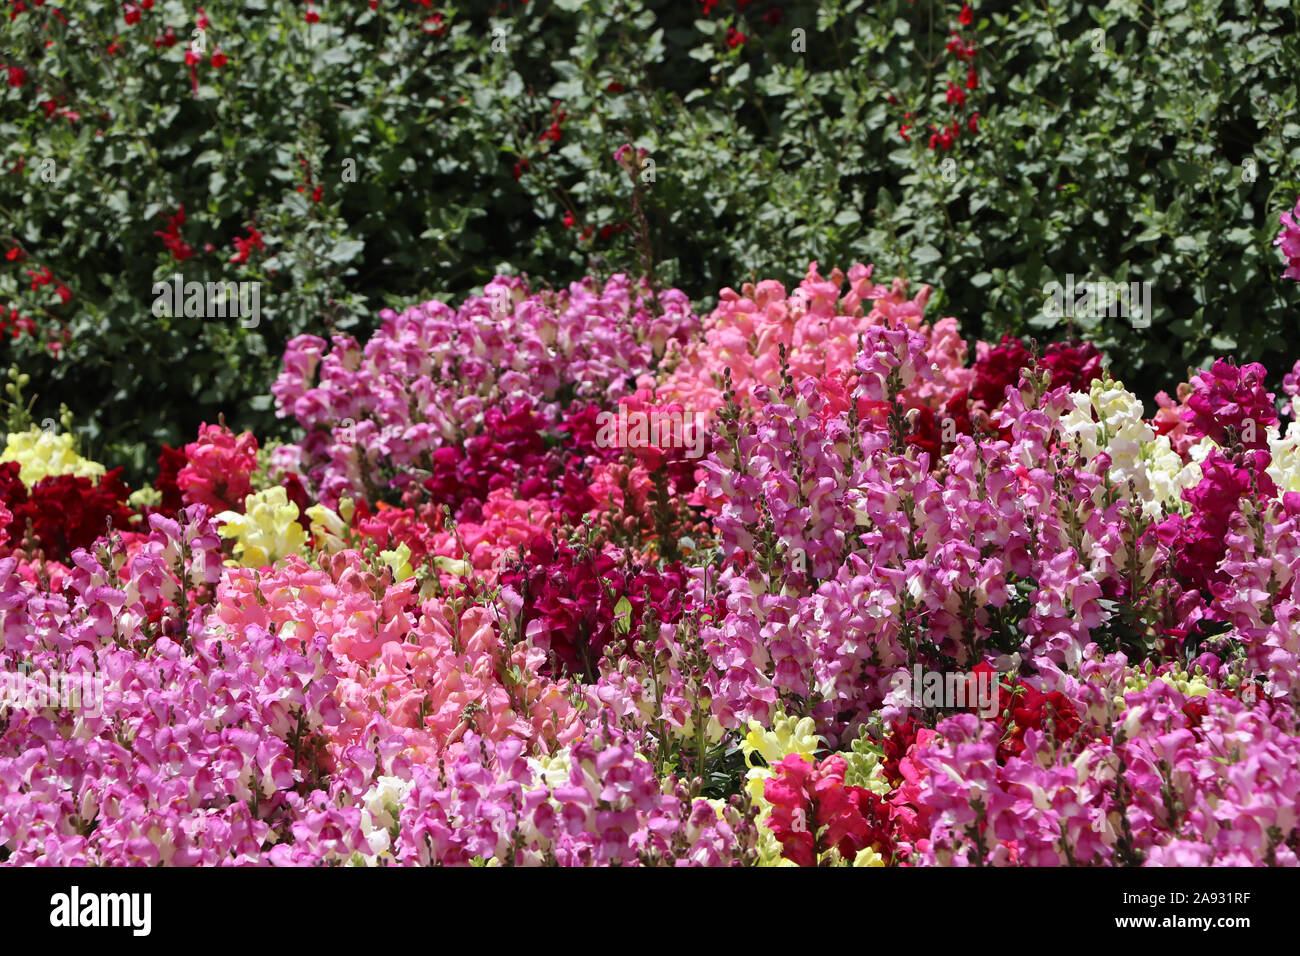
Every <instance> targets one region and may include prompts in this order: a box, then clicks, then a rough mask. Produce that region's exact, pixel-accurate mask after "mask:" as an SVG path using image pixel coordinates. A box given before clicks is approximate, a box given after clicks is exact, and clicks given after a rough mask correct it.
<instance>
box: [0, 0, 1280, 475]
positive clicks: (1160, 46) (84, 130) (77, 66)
mask: <svg viewBox="0 0 1300 956" xmlns="http://www.w3.org/2000/svg"><path fill="white" fill-rule="evenodd" d="M18 6H19V5H18V4H16V3H13V2H11V3H10V4H9V7H10V12H11V13H12V12H13V10H14V9H16V8H17V7H18ZM742 6H743V9H740V7H742ZM962 7H963V5H962V4H960V3H954V2H949V3H938V2H934V0H916V2H910V0H885V2H881V3H875V4H866V3H864V2H861V0H835V2H825V3H820V4H815V5H814V4H802V3H790V4H783V5H777V4H773V3H771V2H747V3H744V4H739V3H737V2H735V0H732V2H714V0H707V2H704V3H694V2H692V3H687V2H685V0H642V2H638V0H593V2H586V0H559V2H554V3H548V2H544V0H534V2H531V3H520V2H518V0H514V2H510V3H506V4H501V5H500V6H499V7H497V8H496V9H493V10H487V9H484V7H483V6H481V5H478V4H463V5H459V6H458V5H454V4H442V5H438V6H436V7H435V6H429V7H426V6H425V5H423V3H421V2H415V0H400V2H398V0H379V2H377V3H376V4H375V9H370V5H369V4H362V3H352V4H321V5H319V6H318V7H316V8H310V9H315V10H317V11H318V13H319V15H320V22H316V23H308V22H306V17H305V11H306V10H307V9H309V6H308V5H304V4H302V3H299V2H297V0H292V2H291V0H246V2H243V3H239V4H218V3H216V2H215V0H214V2H213V3H211V4H210V8H209V9H208V10H207V12H206V17H207V18H208V19H209V20H210V23H208V25H207V27H206V29H205V30H203V31H202V34H201V35H199V34H196V33H195V28H196V20H195V17H196V12H195V10H194V8H191V7H190V6H188V5H185V4H182V3H180V2H178V0H156V2H154V3H153V4H152V5H151V6H150V9H147V10H145V9H142V8H140V5H139V4H138V3H137V4H127V5H125V6H124V5H121V4H118V3H109V2H102V0H84V2H82V3H79V4H77V5H75V9H72V8H70V9H69V10H66V11H58V12H56V10H55V8H54V7H53V6H52V5H51V4H48V3H47V4H45V5H44V6H41V7H34V6H33V5H32V3H30V2H28V3H26V4H25V5H24V9H23V10H22V11H21V12H19V13H17V14H15V15H13V16H12V17H11V18H4V20H3V21H2V22H3V26H0V30H3V37H4V40H3V50H4V53H3V54H2V55H0V60H2V65H3V66H4V67H5V68H7V70H8V73H7V78H8V85H6V86H4V87H2V88H0V89H2V90H3V92H0V162H2V163H3V169H0V248H3V249H4V250H5V251H6V253H9V252H10V251H11V250H15V249H17V250H20V251H19V252H18V253H14V254H13V257H11V258H7V259H5V260H0V305H7V306H8V308H9V309H11V310H13V311H12V312H9V313H6V314H8V315H10V319H11V323H12V322H13V321H16V320H24V322H25V325H24V328H25V329H26V331H24V330H23V329H19V334H18V335H17V336H16V337H11V336H12V335H13V333H12V332H11V333H10V336H5V343H6V344H5V347H6V348H7V349H9V350H10V351H11V353H12V355H10V356H0V362H3V363H4V364H9V363H10V362H12V361H16V362H18V363H20V364H21V365H22V367H23V369H24V370H25V371H26V372H27V373H28V374H30V375H31V377H32V384H31V389H32V390H33V391H34V392H36V393H37V394H38V396H39V397H38V402H37V408H36V411H35V414H36V415H37V416H38V417H39V416H41V415H46V414H51V413H52V411H53V410H55V409H57V408H58V404H59V402H60V401H62V402H65V403H67V405H68V406H69V408H70V409H71V411H72V412H73V414H74V415H75V417H76V420H77V421H78V422H81V423H84V424H83V432H84V433H83V439H84V440H85V441H86V442H87V444H88V446H89V447H91V448H92V449H94V453H95V454H96V455H97V456H98V457H100V458H101V459H103V460H111V461H114V462H124V463H128V465H129V468H128V471H129V473H131V474H133V475H135V476H138V475H140V474H143V473H145V472H148V471H150V470H151V462H150V459H152V457H153V456H154V455H156V454H157V448H158V444H159V443H160V442H168V443H171V444H176V443H178V442H180V441H183V440H185V439H187V438H189V437H192V436H193V434H194V431H195V427H196V426H197V424H198V422H199V421H201V420H204V419H206V420H209V421H211V420H214V419H215V418H216V416H217V414H218V413H219V412H223V411H224V412H225V413H226V414H227V415H228V416H229V417H230V419H231V421H232V423H234V424H238V425H244V426H248V427H252V428H254V429H255V430H256V431H257V432H258V434H259V435H266V436H273V435H275V434H276V433H277V431H276V430H277V428H282V427H283V426H282V424H281V423H277V422H276V421H275V419H274V417H273V415H272V412H271V408H270V402H269V400H268V399H267V397H266V394H265V393H266V391H267V388H268V385H269V382H270V381H271V378H272V375H273V370H274V368H275V366H276V363H277V360H278V356H279V354H280V351H281V349H282V348H283V345H284V343H285V342H286V341H287V340H288V339H289V338H291V337H292V336H293V335H296V334H298V333H301V332H305V331H310V332H315V333H317V334H327V333H329V332H333V331H339V332H354V333H356V334H361V333H364V332H365V331H367V330H368V328H370V327H372V326H373V325H374V324H376V322H377V313H378V310H379V309H380V308H381V307H383V306H385V305H390V306H391V305H397V304H399V303H402V302H408V301H411V300H412V299H420V298H433V297H441V298H451V297H455V296H460V295H463V294H465V293H466V292H468V291H470V290H471V289H474V288H475V287H477V286H480V285H481V284H482V283H483V282H484V281H485V280H486V279H487V278H489V277H490V276H491V275H492V274H494V273H495V272H496V271H498V269H499V268H500V267H502V266H503V265H506V266H508V267H511V268H513V269H515V270H519V271H526V272H528V273H530V274H531V275H533V276H534V277H536V278H537V279H543V280H550V281H553V282H567V281H570V280H571V279H574V278H576V277H578V276H580V275H582V274H584V273H586V272H588V271H595V272H598V273H599V272H605V273H610V272H615V271H631V272H634V273H637V274H649V275H650V276H651V277H652V279H653V281H655V282H658V283H663V284H674V285H677V286H679V287H681V288H683V289H685V290H686V291H687V292H689V293H690V294H691V295H692V296H694V297H695V298H696V300H697V303H698V304H699V305H700V307H702V308H707V307H709V305H710V304H711V302H712V300H713V297H714V296H715V295H716V293H717V291H718V290H719V289H720V288H722V287H723V286H727V285H739V284H740V283H741V282H743V281H746V280H748V279H750V278H752V277H759V276H763V277H767V276H772V277H778V278H780V277H784V278H786V279H790V280H793V279H795V278H796V277H798V276H799V275H801V274H802V273H803V271H804V269H805V268H806V266H807V263H808V261H809V260H813V259H815V260H818V261H820V262H822V263H823V264H825V265H828V266H829V265H830V264H841V265H847V264H848V263H850V262H852V261H855V260H862V261H868V262H875V263H876V266H877V269H878V272H879V274H881V275H889V274H892V273H902V274H905V275H907V276H909V277H911V278H912V279H913V280H915V281H925V282H931V283H933V284H934V285H935V286H936V287H937V290H938V292H939V296H938V304H937V308H939V309H941V310H942V311H943V312H944V313H947V314H954V315H957V316H958V317H959V318H960V319H961V320H962V322H963V323H964V328H965V330H966V331H967V333H968V334H970V335H980V336H982V337H985V338H992V339H996V338H997V336H998V335H1000V334H1001V333H1003V332H1012V333H1017V334H1035V335H1038V336H1039V337H1040V338H1044V339H1049V338H1057V337H1064V336H1066V335H1070V334H1076V333H1081V334H1085V335H1086V336H1087V337H1089V338H1091V339H1092V340H1094V341H1096V342H1097V343H1098V344H1099V345H1101V346H1102V347H1103V348H1105V349H1106V350H1107V351H1108V353H1109V355H1110V358H1111V361H1112V364H1113V366H1114V367H1115V369H1116V372H1117V374H1118V375H1120V376H1121V377H1123V378H1124V379H1125V380H1126V381H1128V382H1129V384H1130V385H1131V387H1133V388H1134V389H1135V390H1136V391H1139V392H1142V393H1150V392H1152V391H1154V389H1156V388H1159V387H1166V388H1167V387H1170V386H1171V385H1172V384H1174V383H1175V382H1177V381H1178V380H1180V379H1181V378H1182V377H1183V375H1184V372H1185V370H1186V367H1187V366H1188V365H1192V364H1199V363H1201V362H1202V361H1204V360H1205V359H1206V358H1207V357H1208V356H1210V355H1211V354H1216V353H1228V354H1234V355H1236V356H1238V357H1239V358H1241V359H1247V358H1249V359H1259V360H1262V361H1265V362H1266V363H1268V364H1269V367H1271V368H1283V369H1284V368H1286V367H1289V365H1290V359H1291V358H1293V356H1291V355H1289V354H1288V352H1289V351H1290V350H1291V349H1290V345H1289V342H1288V339H1289V337H1290V323H1291V322H1292V321H1293V317H1294V315H1295V314H1296V313H1295V308H1296V305H1297V297H1298V295H1300V293H1298V292H1297V289H1296V288H1295V285H1294V284H1292V283H1283V282H1280V281H1279V280H1278V276H1279V275H1280V272H1281V269H1282V266H1281V263H1280V260H1279V259H1278V256H1277V254H1276V251H1275V250H1273V249H1272V248H1271V242H1272V238H1273V236H1274V235H1275V234H1276V232H1277V216H1278V213H1279V212H1281V211H1282V210H1284V209H1286V208H1289V207H1290V205H1291V204H1292V203H1293V202H1294V199H1295V196H1296V194H1297V192H1300V168H1298V163H1300V112H1298V110H1297V89H1296V84H1295V82H1294V64H1295V63H1297V62H1300V37H1298V36H1297V26H1298V24H1297V10H1296V8H1295V6H1294V5H1293V4H1288V3H1286V2H1279V0H1254V2H1248V0H1162V2H1155V3H1150V4H1148V3H1145V2H1139V0H1116V2H1111V3H1107V4H1105V5H1101V6H1099V5H1095V4H1085V3H1083V2H1081V0H1064V2H1058V0H1037V2H1035V0H1021V2H1015V3H1012V2H1002V0H990V2H983V3H979V4H977V5H976V6H975V8H974V10H973V12H972V15H971V16H970V17H969V19H970V20H971V22H970V23H968V24H967V23H963V22H962V20H963V19H966V17H964V16H963V15H962ZM128 11H133V12H131V13H130V16H131V18H132V19H133V21H134V22H130V23H128V22H127V17H128ZM137 14H138V20H136V19H135V17H136V15H137ZM65 21H66V22H65ZM169 27H170V28H171V33H170V35H169V34H168V33H167V28H169ZM952 31H956V36H957V38H958V39H957V40H954V39H953V37H954V34H953V32H952ZM1096 31H1101V33H1100V34H1099V33H1097V32H1096ZM200 38H201V39H202V41H203V52H202V54H201V55H198V54H196V55H195V56H193V57H191V59H194V60H195V61H196V62H194V63H193V64H187V62H186V53H187V50H188V49H189V48H190V44H192V43H194V42H196V41H197V40H199V39H200ZM169 41H174V42H170V45H169ZM972 69H973V70H974V73H975V76H974V80H973V83H971V82H970V71H971V70H972ZM15 70H16V71H18V72H14V71H15ZM4 76H6V74H0V77H4ZM950 85H951V88H950ZM976 114H978V117H976ZM972 120H973V121H974V122H973V125H972ZM952 123H956V124H957V126H956V128H955V134H954V132H950V133H949V135H951V136H952V137H953V138H952V142H951V144H948V143H946V141H945V139H944V137H943V134H942V133H933V132H932V130H931V129H930V125H931V124H934V126H935V127H936V128H937V129H938V128H942V129H945V130H952V127H951V126H950V125H949V124H952ZM932 135H935V136H936V137H937V140H936V141H933V144H932V140H931V136H932ZM905 137H907V138H905ZM624 143H631V144H632V145H633V146H634V148H635V151H633V152H631V153H627V154H624V156H623V162H621V163H620V162H618V161H616V160H615V158H614V154H615V151H616V150H618V148H619V147H620V146H622V145H623V144H624ZM946 147H947V148H946ZM641 150H644V154H642V153H641V152H640V151H641ZM945 160H951V161H952V162H951V163H947V164H945ZM650 164H652V165H650ZM181 207H184V223H183V224H177V225H176V227H175V229H174V230H173V231H172V232H171V233H169V221H172V222H176V219H175V218H173V217H176V214H177V211H178V210H179V209H180V208H181ZM250 230H252V231H250ZM250 236H251V237H254V238H255V239H257V241H256V242H254V243H253V244H252V245H251V246H249V247H248V250H247V256H246V258H245V259H243V261H239V262H232V261H231V259H232V256H236V254H237V253H238V248H237V246H236V245H235V244H234V240H235V239H236V238H238V239H240V242H241V244H242V243H244V242H246V241H247V239H248V238H249V237H250ZM259 242H260V244H261V245H260V247H259V245H258V243H259ZM186 246H188V248H189V250H192V253H193V255H192V257H189V258H186V259H184V261H178V260H177V259H176V258H175V256H174V254H173V251H172V250H178V251H179V252H180V254H181V255H184V253H185V247H186ZM45 270H48V272H46V271H45ZM29 272H30V273H35V274H34V275H32V274H29ZM178 272H179V273H181V274H183V276H184V278H185V279H186V280H187V281H191V280H192V281H200V282H206V281H250V282H253V281H255V282H260V283H262V287H261V288H262V294H261V301H262V314H261V320H260V322H259V323H258V324H257V326H256V327H249V328H245V327H244V325H243V324H242V323H240V322H239V321H237V320H230V319H212V318H195V317H184V316H176V317H171V318H169V317H165V316H163V317H159V316H156V315H155V314H154V312H153V310H152V305H153V300H154V292H153V287H154V283H155V282H160V281H167V280H168V279H169V278H170V277H171V276H172V275H174V274H175V273H178ZM1069 274H1073V275H1075V276H1077V277H1078V278H1079V279H1080V280H1083V279H1090V280H1099V279H1110V280H1115V281H1129V280H1132V281H1151V282H1152V283H1153V295H1152V298H1153V314H1152V325H1151V327H1150V328H1135V327H1134V326H1133V324H1131V323H1130V322H1128V321H1126V320H1124V319H1123V318H1109V317H1108V318H1104V319H1101V320H1099V321H1091V320H1078V321H1072V320H1069V319H1065V318H1049V317H1047V316H1045V315H1044V314H1043V306H1044V294H1043V286H1044V285H1045V284H1047V283H1048V282H1051V281H1060V282H1064V281H1065V277H1066V276H1067V275H1069ZM47 277H48V278H47ZM61 290H66V292H62V291H61ZM65 300H66V301H65ZM51 343H57V344H56V345H54V346H53V349H54V350H55V351H57V352H58V353H59V354H57V355H55V354H52V351H51V348H52V346H51Z"/></svg>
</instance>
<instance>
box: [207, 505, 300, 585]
mask: <svg viewBox="0 0 1300 956" xmlns="http://www.w3.org/2000/svg"><path fill="white" fill-rule="evenodd" d="M244 512H245V513H244V514H242V515H241V514H239V513H237V512H234V511H223V512H221V514H219V515H217V520H218V521H220V522H222V525H221V536H222V537H223V538H233V539H234V540H235V558H236V560H237V563H238V564H240V565H242V566H243V567H246V568H261V567H265V566H266V565H268V564H274V563H275V562H276V561H279V560H280V559H281V558H283V557H286V556H288V555H290V554H297V553H298V552H299V551H300V550H301V549H302V546H303V545H305V544H306V543H307V532H305V531H303V530H302V525H300V524H298V506H297V505H295V504H294V503H293V502H292V501H290V500H289V497H288V495H287V494H286V492H285V489H284V488H283V487H280V486H277V487H275V488H267V489H266V490H265V491H258V492H254V493H253V494H251V495H249V496H248V497H247V498H245V499H244Z"/></svg>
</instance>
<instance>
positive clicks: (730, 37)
mask: <svg viewBox="0 0 1300 956" xmlns="http://www.w3.org/2000/svg"><path fill="white" fill-rule="evenodd" d="M744 42H745V34H743V33H741V32H740V31H739V30H737V29H736V28H735V27H727V46H728V47H730V48H731V49H733V50H734V49H735V48H736V47H738V46H740V45H741V44H743V43H744Z"/></svg>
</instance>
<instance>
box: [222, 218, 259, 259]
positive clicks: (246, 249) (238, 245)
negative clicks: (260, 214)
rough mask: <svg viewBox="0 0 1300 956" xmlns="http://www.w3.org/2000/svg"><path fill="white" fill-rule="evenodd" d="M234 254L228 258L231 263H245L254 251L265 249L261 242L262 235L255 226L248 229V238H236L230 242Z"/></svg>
mask: <svg viewBox="0 0 1300 956" xmlns="http://www.w3.org/2000/svg"><path fill="white" fill-rule="evenodd" d="M231 241H232V242H233V243H234V245H235V249H236V252H235V254H234V255H233V256H231V257H230V261H231V262H247V261H248V257H249V256H250V255H252V253H253V250H254V249H265V248H266V244H265V243H264V242H262V233H261V232H259V231H258V229H257V228H256V227H255V226H249V227H248V238H247V239H241V238H240V237H239V236H236V237H235V238H234V239H233V240H231Z"/></svg>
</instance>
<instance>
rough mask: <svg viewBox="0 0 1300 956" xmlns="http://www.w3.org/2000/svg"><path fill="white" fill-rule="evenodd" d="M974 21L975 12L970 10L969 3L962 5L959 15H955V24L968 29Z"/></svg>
mask: <svg viewBox="0 0 1300 956" xmlns="http://www.w3.org/2000/svg"><path fill="white" fill-rule="evenodd" d="M974 19H975V12H974V11H973V10H971V8H970V4H969V3H964V4H962V8H961V13H959V14H957V22H958V23H960V24H961V25H962V26H964V27H968V26H970V25H971V21H972V20H974Z"/></svg>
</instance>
